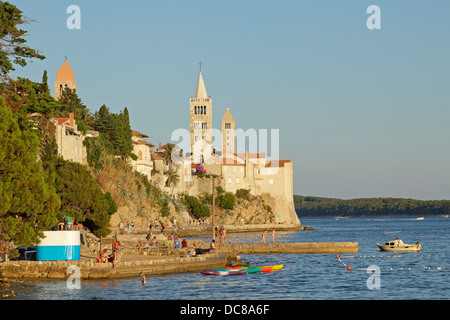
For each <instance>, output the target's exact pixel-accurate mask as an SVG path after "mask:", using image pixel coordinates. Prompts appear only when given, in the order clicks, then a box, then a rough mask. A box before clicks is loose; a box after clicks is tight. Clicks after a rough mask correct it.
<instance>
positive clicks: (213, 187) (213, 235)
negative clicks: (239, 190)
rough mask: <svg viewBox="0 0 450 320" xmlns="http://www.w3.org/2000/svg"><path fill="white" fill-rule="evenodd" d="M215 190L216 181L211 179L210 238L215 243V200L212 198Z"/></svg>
mask: <svg viewBox="0 0 450 320" xmlns="http://www.w3.org/2000/svg"><path fill="white" fill-rule="evenodd" d="M215 190H216V179H215V178H214V177H212V233H213V234H212V238H213V240H214V241H215V240H216V229H215V227H214V224H215V217H216V212H215V211H216V199H215V197H214V193H215Z"/></svg>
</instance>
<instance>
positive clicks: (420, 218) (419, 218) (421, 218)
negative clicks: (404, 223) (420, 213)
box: [416, 217, 425, 220]
mask: <svg viewBox="0 0 450 320" xmlns="http://www.w3.org/2000/svg"><path fill="white" fill-rule="evenodd" d="M423 219H425V217H418V218H417V219H416V220H423Z"/></svg>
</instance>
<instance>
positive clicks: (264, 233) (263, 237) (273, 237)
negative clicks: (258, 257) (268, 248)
mask: <svg viewBox="0 0 450 320" xmlns="http://www.w3.org/2000/svg"><path fill="white" fill-rule="evenodd" d="M266 234H267V229H266V230H264V232H263V234H262V239H261V243H266ZM272 243H275V229H272Z"/></svg>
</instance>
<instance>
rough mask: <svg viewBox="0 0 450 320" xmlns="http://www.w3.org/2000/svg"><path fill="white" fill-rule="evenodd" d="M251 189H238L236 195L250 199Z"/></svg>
mask: <svg viewBox="0 0 450 320" xmlns="http://www.w3.org/2000/svg"><path fill="white" fill-rule="evenodd" d="M249 194H250V190H248V189H238V190H236V197H238V198H239V199H247V200H248V199H249Z"/></svg>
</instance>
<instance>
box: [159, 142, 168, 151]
mask: <svg viewBox="0 0 450 320" xmlns="http://www.w3.org/2000/svg"><path fill="white" fill-rule="evenodd" d="M168 145H169V143H166V144H165V145H163V146H162V145H161V144H159V147H158V148H156V150H163V149H165V148H166V147H168Z"/></svg>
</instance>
